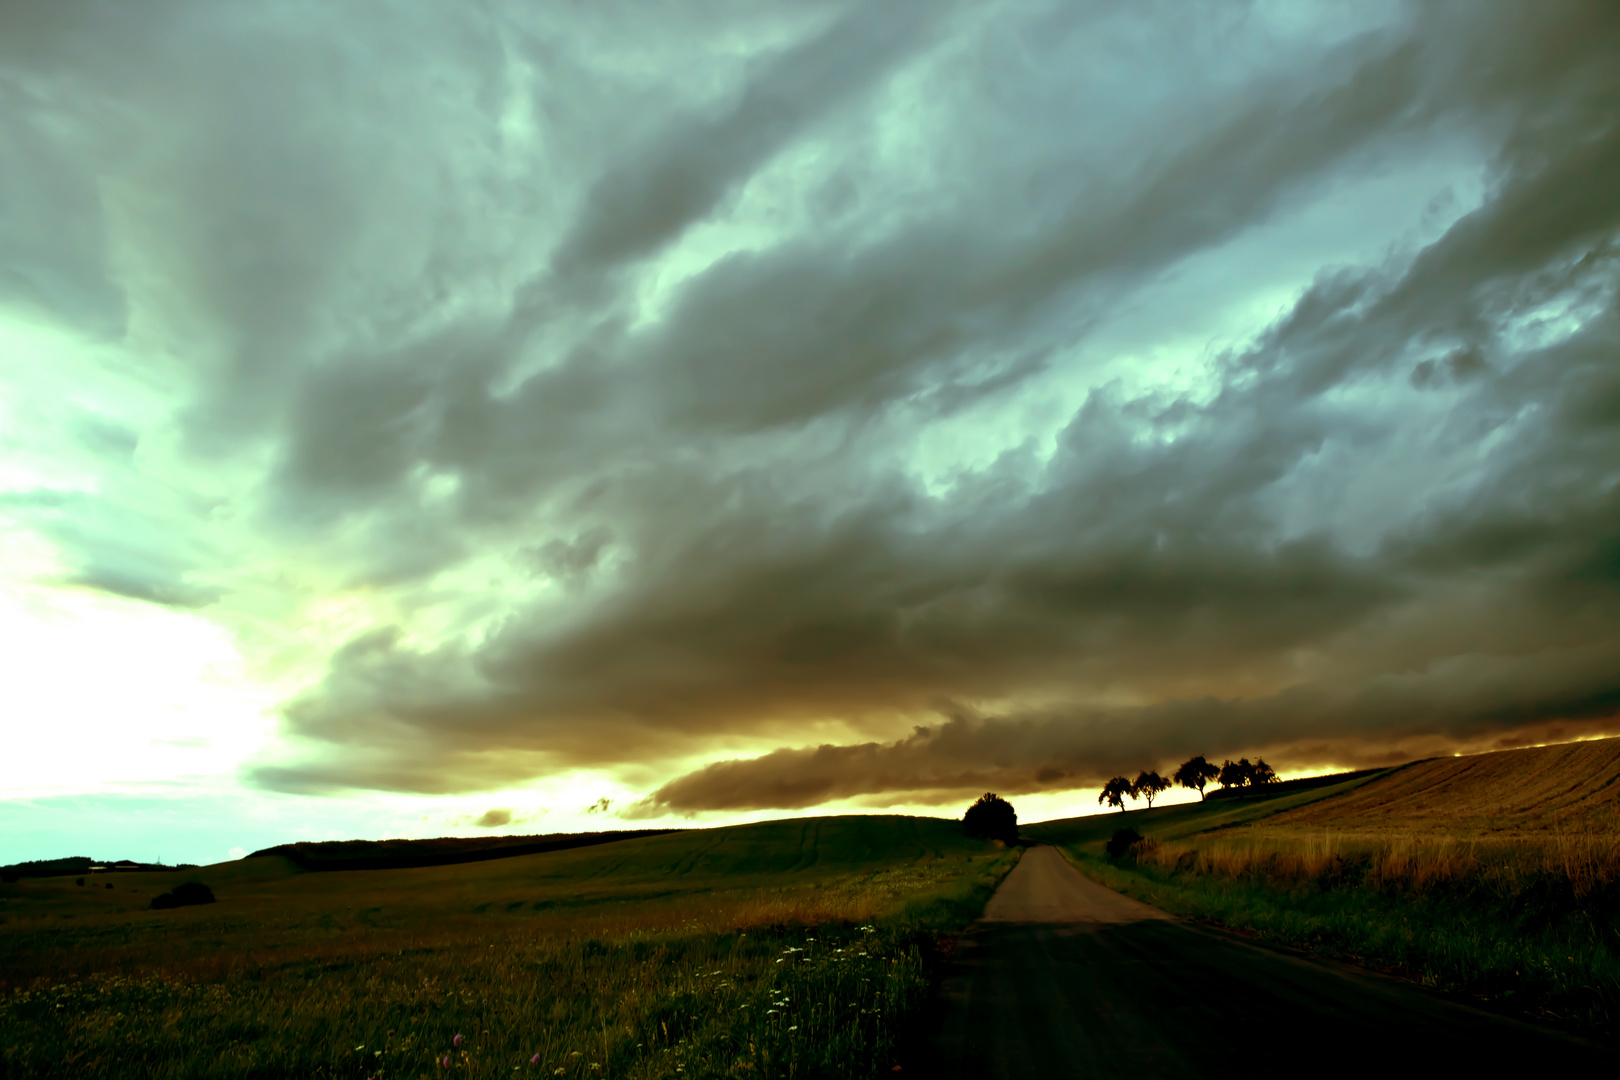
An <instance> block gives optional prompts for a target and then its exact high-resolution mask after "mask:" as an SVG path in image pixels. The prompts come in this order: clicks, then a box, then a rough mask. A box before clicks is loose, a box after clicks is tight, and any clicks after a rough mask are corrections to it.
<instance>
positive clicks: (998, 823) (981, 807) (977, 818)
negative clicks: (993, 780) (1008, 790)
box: [962, 792, 1018, 844]
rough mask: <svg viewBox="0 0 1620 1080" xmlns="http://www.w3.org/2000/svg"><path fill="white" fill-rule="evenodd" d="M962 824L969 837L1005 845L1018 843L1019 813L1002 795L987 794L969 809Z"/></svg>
mask: <svg viewBox="0 0 1620 1080" xmlns="http://www.w3.org/2000/svg"><path fill="white" fill-rule="evenodd" d="M962 824H963V825H964V826H965V827H966V828H967V831H968V835H969V836H982V837H984V838H985V839H987V840H1000V841H1001V842H1002V843H1004V844H1016V843H1018V812H1017V811H1016V810H1014V809H1013V805H1012V803H1010V802H1008V801H1007V800H1006V799H1003V798H1002V797H1001V796H1000V795H996V794H992V793H989V792H986V793H985V794H984V795H983V796H981V797H980V798H979V801H978V802H976V803H974V804H973V805H972V806H970V807H968V810H967V813H966V814H963V815H962Z"/></svg>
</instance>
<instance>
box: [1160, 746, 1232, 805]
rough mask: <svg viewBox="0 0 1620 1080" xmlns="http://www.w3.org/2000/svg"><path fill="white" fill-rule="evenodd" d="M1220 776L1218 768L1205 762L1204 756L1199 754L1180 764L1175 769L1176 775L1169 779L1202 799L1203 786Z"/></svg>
mask: <svg viewBox="0 0 1620 1080" xmlns="http://www.w3.org/2000/svg"><path fill="white" fill-rule="evenodd" d="M1220 774H1221V770H1220V769H1219V768H1217V767H1216V766H1214V765H1211V764H1210V763H1209V762H1207V761H1205V760H1204V755H1203V754H1199V755H1198V756H1197V757H1195V758H1191V759H1189V760H1187V761H1184V762H1182V763H1181V768H1179V769H1177V770H1176V774H1175V775H1174V776H1172V777H1171V778H1170V779H1172V780H1174V781H1175V782H1176V783H1178V784H1180V785H1181V786H1182V787H1184V788H1191V789H1192V790H1194V791H1196V792H1198V797H1199V798H1200V799H1202V798H1203V797H1204V785H1205V784H1207V783H1209V782H1210V781H1211V780H1213V779H1215V778H1216V777H1217V776H1219V775H1220Z"/></svg>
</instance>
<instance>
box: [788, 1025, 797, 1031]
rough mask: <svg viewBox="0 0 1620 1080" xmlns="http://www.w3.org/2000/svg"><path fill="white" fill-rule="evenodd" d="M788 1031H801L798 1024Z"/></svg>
mask: <svg viewBox="0 0 1620 1080" xmlns="http://www.w3.org/2000/svg"><path fill="white" fill-rule="evenodd" d="M788 1030H789V1031H798V1030H799V1025H798V1024H794V1025H793V1026H792V1027H790V1028H788Z"/></svg>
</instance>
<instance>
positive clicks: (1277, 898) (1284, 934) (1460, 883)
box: [1065, 835, 1620, 1039]
mask: <svg viewBox="0 0 1620 1080" xmlns="http://www.w3.org/2000/svg"><path fill="white" fill-rule="evenodd" d="M1065 850H1066V851H1067V853H1068V854H1069V855H1070V857H1071V858H1072V859H1073V860H1074V861H1075V863H1076V865H1078V866H1079V867H1080V869H1081V870H1082V871H1084V872H1085V873H1087V874H1088V875H1090V876H1092V877H1093V878H1096V879H1097V880H1099V881H1101V882H1103V883H1104V884H1106V885H1108V886H1110V887H1112V888H1114V889H1117V890H1119V891H1120V892H1123V893H1126V894H1127V895H1130V896H1134V897H1136V898H1138V899H1141V900H1144V901H1146V902H1148V903H1151V904H1154V905H1156V906H1158V907H1161V908H1164V909H1165V910H1167V911H1171V912H1174V913H1175V914H1178V915H1183V916H1187V917H1190V918H1195V919H1200V920H1204V921H1208V922H1211V923H1214V924H1217V925H1222V926H1226V927H1231V928H1238V929H1242V930H1246V931H1251V932H1254V933H1256V934H1258V935H1259V936H1260V937H1262V938H1264V939H1266V940H1269V941H1272V942H1276V943H1279V944H1284V945H1289V946H1294V947H1298V948H1303V949H1308V950H1311V951H1314V952H1319V953H1324V954H1327V955H1332V956H1337V957H1341V958H1346V959H1351V960H1355V961H1358V962H1361V963H1365V964H1368V965H1370V966H1373V967H1376V968H1380V969H1383V970H1386V971H1391V972H1394V973H1398V974H1402V975H1405V976H1407V977H1409V978H1412V979H1414V980H1416V981H1419V982H1421V983H1423V984H1425V985H1428V986H1432V987H1435V988H1438V989H1441V990H1446V991H1450V992H1454V993H1461V994H1467V995H1470V996H1474V997H1476V998H1478V999H1481V1000H1483V1001H1485V1002H1487V1003H1491V1004H1493V1005H1496V1006H1499V1007H1503V1008H1507V1009H1510V1010H1512V1011H1515V1012H1519V1013H1522V1014H1527V1015H1530V1016H1532V1017H1535V1018H1538V1019H1542V1020H1545V1021H1549V1022H1553V1023H1557V1024H1559V1025H1560V1026H1565V1027H1568V1028H1572V1029H1575V1030H1580V1031H1584V1032H1586V1033H1589V1034H1594V1035H1598V1036H1600V1037H1605V1038H1610V1039H1613V1038H1616V1037H1617V1036H1620V856H1617V854H1616V849H1615V846H1614V844H1613V843H1612V840H1611V839H1610V838H1607V837H1603V838H1586V839H1585V840H1582V841H1578V842H1575V843H1571V842H1566V841H1564V840H1562V839H1555V840H1553V841H1549V842H1545V843H1524V842H1520V843H1503V844H1484V843H1463V842H1457V841H1438V842H1433V843H1419V842H1414V841H1410V840H1407V841H1377V842H1361V843H1357V842H1355V841H1353V840H1352V841H1337V842H1335V841H1332V840H1329V839H1325V838H1317V839H1302V838H1297V837H1294V838H1290V837H1267V836H1264V835H1256V836H1249V837H1243V838H1237V839H1231V838H1228V839H1220V838H1214V839H1210V838H1204V839H1199V838H1195V839H1192V840H1190V841H1185V842H1179V843H1178V842H1173V841H1167V842H1157V841H1154V840H1153V839H1151V838H1150V839H1149V840H1148V841H1147V842H1145V843H1144V844H1143V845H1141V846H1140V847H1138V848H1137V849H1135V850H1134V851H1133V852H1132V853H1131V854H1130V855H1128V856H1126V857H1124V858H1122V859H1118V860H1114V859H1109V858H1107V857H1106V856H1105V855H1104V854H1103V853H1102V851H1101V845H1100V844H1098V843H1095V842H1092V843H1084V844H1071V845H1067V846H1066V847H1065Z"/></svg>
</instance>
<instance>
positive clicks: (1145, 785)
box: [1131, 772, 1170, 810]
mask: <svg viewBox="0 0 1620 1080" xmlns="http://www.w3.org/2000/svg"><path fill="white" fill-rule="evenodd" d="M1169 790H1170V781H1168V780H1166V779H1165V778H1164V777H1162V776H1160V775H1159V774H1158V773H1156V772H1139V773H1137V774H1136V782H1135V783H1134V784H1132V785H1131V794H1132V795H1140V796H1141V797H1142V798H1144V799H1146V800H1147V804H1148V809H1149V810H1151V809H1153V799H1154V797H1155V796H1157V795H1158V794H1159V793H1160V792H1161V791H1169Z"/></svg>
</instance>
